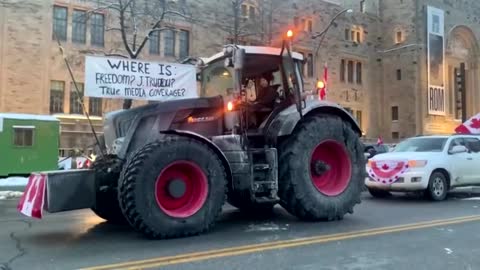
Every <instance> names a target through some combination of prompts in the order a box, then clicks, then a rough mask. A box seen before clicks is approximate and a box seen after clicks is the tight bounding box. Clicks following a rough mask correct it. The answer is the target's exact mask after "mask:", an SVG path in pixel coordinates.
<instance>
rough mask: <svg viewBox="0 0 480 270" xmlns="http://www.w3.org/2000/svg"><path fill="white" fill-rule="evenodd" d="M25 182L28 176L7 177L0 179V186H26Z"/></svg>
mask: <svg viewBox="0 0 480 270" xmlns="http://www.w3.org/2000/svg"><path fill="white" fill-rule="evenodd" d="M27 182H28V178H26V177H9V178H5V179H0V187H16V186H26V185H27Z"/></svg>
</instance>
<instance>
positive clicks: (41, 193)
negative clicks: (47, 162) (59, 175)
mask: <svg viewBox="0 0 480 270" xmlns="http://www.w3.org/2000/svg"><path fill="white" fill-rule="evenodd" d="M46 182H47V176H46V175H44V174H31V175H30V177H29V178H28V183H27V186H26V188H25V192H24V193H23V195H22V197H20V201H19V202H18V205H17V210H18V211H19V212H20V213H22V214H24V215H26V216H28V217H34V218H39V219H40V218H42V216H43V206H44V203H45V186H46Z"/></svg>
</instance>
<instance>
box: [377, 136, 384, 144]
mask: <svg viewBox="0 0 480 270" xmlns="http://www.w3.org/2000/svg"><path fill="white" fill-rule="evenodd" d="M382 144H383V140H382V137H380V136H378V139H377V145H382Z"/></svg>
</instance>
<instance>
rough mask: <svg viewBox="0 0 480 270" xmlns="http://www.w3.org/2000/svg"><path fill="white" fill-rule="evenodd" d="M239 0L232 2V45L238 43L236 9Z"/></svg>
mask: <svg viewBox="0 0 480 270" xmlns="http://www.w3.org/2000/svg"><path fill="white" fill-rule="evenodd" d="M241 2H242V1H241V0H234V1H232V6H233V44H235V45H236V44H237V43H238V8H239V6H240V3H241Z"/></svg>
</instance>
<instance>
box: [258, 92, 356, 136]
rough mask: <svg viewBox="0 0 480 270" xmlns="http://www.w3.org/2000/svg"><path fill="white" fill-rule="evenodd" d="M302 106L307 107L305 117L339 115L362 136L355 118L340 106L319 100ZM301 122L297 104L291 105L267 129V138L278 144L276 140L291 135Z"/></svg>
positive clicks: (308, 101) (306, 102) (303, 110)
mask: <svg viewBox="0 0 480 270" xmlns="http://www.w3.org/2000/svg"><path fill="white" fill-rule="evenodd" d="M302 105H305V107H304V108H303V109H302V115H303V117H308V116H310V115H314V114H317V113H323V114H332V115H337V116H340V117H341V118H342V119H343V120H344V121H347V122H348V123H350V125H351V126H352V128H353V130H354V131H355V132H357V134H358V135H359V136H362V130H361V128H360V126H359V124H358V123H357V121H356V120H355V118H353V116H352V115H351V114H349V113H348V111H347V110H345V109H344V108H343V107H341V106H340V105H338V104H336V103H333V102H329V101H319V100H306V101H305V103H302ZM299 121H300V114H299V113H298V111H297V107H296V105H295V104H294V105H291V106H290V107H288V108H286V109H285V110H283V111H281V112H280V113H279V114H277V115H276V116H275V117H274V119H273V120H272V121H271V123H270V124H269V125H268V126H267V127H266V130H267V132H266V135H267V138H268V139H269V140H273V141H274V142H276V138H278V137H280V136H285V135H290V134H291V133H292V132H293V130H294V129H295V127H296V126H297V124H298V122H299Z"/></svg>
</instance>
